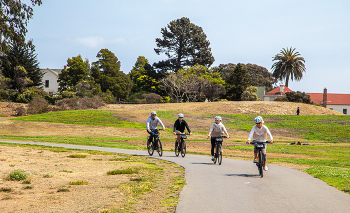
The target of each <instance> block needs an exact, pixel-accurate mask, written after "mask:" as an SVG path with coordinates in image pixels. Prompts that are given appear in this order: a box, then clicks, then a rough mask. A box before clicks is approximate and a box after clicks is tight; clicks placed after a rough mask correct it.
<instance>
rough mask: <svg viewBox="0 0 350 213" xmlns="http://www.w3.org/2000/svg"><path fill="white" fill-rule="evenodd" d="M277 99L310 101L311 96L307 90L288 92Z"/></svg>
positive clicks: (299, 101)
mask: <svg viewBox="0 0 350 213" xmlns="http://www.w3.org/2000/svg"><path fill="white" fill-rule="evenodd" d="M275 101H289V102H297V103H306V104H309V103H310V96H309V95H307V94H306V93H305V92H300V91H297V92H287V93H286V96H285V97H281V98H276V99H275Z"/></svg>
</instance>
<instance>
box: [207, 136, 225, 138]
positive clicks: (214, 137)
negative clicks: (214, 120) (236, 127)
mask: <svg viewBox="0 0 350 213" xmlns="http://www.w3.org/2000/svg"><path fill="white" fill-rule="evenodd" d="M210 137H212V138H227V136H225V135H223V136H210Z"/></svg>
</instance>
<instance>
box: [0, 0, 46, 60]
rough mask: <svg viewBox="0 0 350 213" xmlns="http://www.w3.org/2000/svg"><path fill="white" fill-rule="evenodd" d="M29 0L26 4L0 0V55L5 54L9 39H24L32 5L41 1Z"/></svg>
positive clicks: (17, 0)
mask: <svg viewBox="0 0 350 213" xmlns="http://www.w3.org/2000/svg"><path fill="white" fill-rule="evenodd" d="M30 2H31V4H30V5H27V4H25V3H23V2H22V1H19V0H0V56H1V55H4V54H5V51H6V49H7V47H8V43H9V41H16V42H18V41H24V39H25V34H26V33H27V24H28V21H29V19H31V18H32V16H33V8H32V7H34V6H35V5H41V3H42V2H41V0H30ZM0 63H1V62H0ZM0 65H1V64H0Z"/></svg>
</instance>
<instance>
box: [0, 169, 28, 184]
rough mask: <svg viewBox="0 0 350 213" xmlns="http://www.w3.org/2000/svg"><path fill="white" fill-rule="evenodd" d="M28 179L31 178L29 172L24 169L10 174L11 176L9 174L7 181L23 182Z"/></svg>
mask: <svg viewBox="0 0 350 213" xmlns="http://www.w3.org/2000/svg"><path fill="white" fill-rule="evenodd" d="M27 177H29V173H28V172H26V171H25V170H23V169H15V170H13V171H12V172H10V174H8V175H7V176H6V178H5V179H6V180H17V181H21V180H25V179H26V178H27Z"/></svg>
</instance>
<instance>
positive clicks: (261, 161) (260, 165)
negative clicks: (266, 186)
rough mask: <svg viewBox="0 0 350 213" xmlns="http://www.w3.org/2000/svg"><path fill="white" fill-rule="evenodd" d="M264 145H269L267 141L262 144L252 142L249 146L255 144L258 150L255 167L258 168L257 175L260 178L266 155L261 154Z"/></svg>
mask: <svg viewBox="0 0 350 213" xmlns="http://www.w3.org/2000/svg"><path fill="white" fill-rule="evenodd" d="M266 143H270V142H269V141H264V142H259V141H253V142H251V143H250V144H257V145H256V148H257V149H258V159H259V160H258V162H257V163H256V166H257V167H258V170H259V175H260V176H261V177H264V170H263V166H264V164H265V161H266V155H265V154H263V152H262V150H263V149H264V148H265V147H266Z"/></svg>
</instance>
